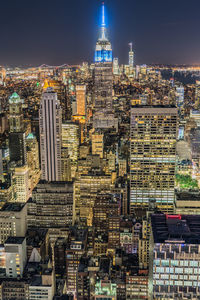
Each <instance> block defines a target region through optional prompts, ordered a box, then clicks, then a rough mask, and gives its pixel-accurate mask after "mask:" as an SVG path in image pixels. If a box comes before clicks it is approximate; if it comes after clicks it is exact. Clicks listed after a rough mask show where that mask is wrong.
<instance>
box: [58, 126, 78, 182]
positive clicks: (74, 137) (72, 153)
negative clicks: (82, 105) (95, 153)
mask: <svg viewBox="0 0 200 300" xmlns="http://www.w3.org/2000/svg"><path fill="white" fill-rule="evenodd" d="M62 147H63V148H66V149H67V150H68V154H69V157H70V159H71V176H72V177H75V173H76V168H77V160H78V149H79V125H78V124H75V123H73V122H65V123H63V124H62Z"/></svg>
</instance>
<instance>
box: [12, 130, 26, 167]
mask: <svg viewBox="0 0 200 300" xmlns="http://www.w3.org/2000/svg"><path fill="white" fill-rule="evenodd" d="M9 148H10V161H15V162H16V163H17V165H18V166H23V165H26V163H27V153H26V134H25V132H11V133H10V134H9Z"/></svg>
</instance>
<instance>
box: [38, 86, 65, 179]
mask: <svg viewBox="0 0 200 300" xmlns="http://www.w3.org/2000/svg"><path fill="white" fill-rule="evenodd" d="M61 120H62V109H61V106H60V101H59V100H58V99H57V94H56V93H55V92H54V91H53V89H52V88H47V89H46V91H45V92H44V93H43V95H42V99H41V103H40V111H39V123H40V153H41V170H42V176H41V178H42V179H43V180H46V181H59V180H61V178H62V174H61V142H62V141H61Z"/></svg>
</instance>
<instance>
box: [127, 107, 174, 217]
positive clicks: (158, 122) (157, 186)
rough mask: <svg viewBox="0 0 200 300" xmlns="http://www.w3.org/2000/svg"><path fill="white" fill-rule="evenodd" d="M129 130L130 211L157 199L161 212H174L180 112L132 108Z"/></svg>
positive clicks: (159, 108) (141, 207)
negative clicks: (178, 118) (177, 135)
mask: <svg viewBox="0 0 200 300" xmlns="http://www.w3.org/2000/svg"><path fill="white" fill-rule="evenodd" d="M130 130H131V149H130V155H131V158H130V160H131V161H130V164H131V165H130V180H131V184H130V211H131V212H133V211H134V210H137V209H139V210H141V209H147V207H148V204H149V200H150V199H155V200H156V204H157V206H158V207H159V208H160V209H161V210H162V211H164V212H168V211H169V212H173V206H174V200H175V194H174V181H175V162H176V134H177V109H176V108H175V107H165V106H163V107H156V106H141V107H133V108H131V128H130Z"/></svg>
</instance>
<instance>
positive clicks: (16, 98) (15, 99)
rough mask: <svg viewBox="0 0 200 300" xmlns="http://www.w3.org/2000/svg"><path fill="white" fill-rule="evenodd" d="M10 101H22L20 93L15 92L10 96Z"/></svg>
mask: <svg viewBox="0 0 200 300" xmlns="http://www.w3.org/2000/svg"><path fill="white" fill-rule="evenodd" d="M9 103H10V104H12V103H21V99H20V97H19V95H18V94H17V93H16V92H14V93H13V94H12V95H11V96H10V98H9Z"/></svg>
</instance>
